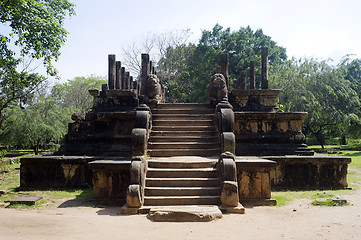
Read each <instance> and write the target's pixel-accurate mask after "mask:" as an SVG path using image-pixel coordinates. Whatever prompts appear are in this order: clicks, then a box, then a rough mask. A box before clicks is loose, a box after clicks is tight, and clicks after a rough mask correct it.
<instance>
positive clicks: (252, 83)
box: [249, 61, 256, 89]
mask: <svg viewBox="0 0 361 240" xmlns="http://www.w3.org/2000/svg"><path fill="white" fill-rule="evenodd" d="M254 66H255V63H254V61H251V62H250V63H249V88H250V89H255V88H256V71H255V69H254Z"/></svg>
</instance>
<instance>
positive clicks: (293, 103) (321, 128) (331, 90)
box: [270, 58, 361, 147]
mask: <svg viewBox="0 0 361 240" xmlns="http://www.w3.org/2000/svg"><path fill="white" fill-rule="evenodd" d="M270 85H271V87H272V88H279V89H282V92H281V94H280V96H279V102H280V104H282V105H283V107H284V110H285V111H287V112H294V111H304V112H308V118H307V119H306V121H305V122H304V133H305V134H308V133H310V134H312V135H313V136H314V137H316V139H317V140H318V142H319V143H320V145H321V146H322V147H323V145H324V143H325V142H324V137H325V134H326V133H327V132H331V131H332V132H334V133H335V134H339V135H341V136H342V135H345V134H346V133H347V132H348V131H349V129H350V128H351V127H352V122H354V123H356V122H359V120H358V116H360V107H361V104H360V100H359V98H358V96H357V93H356V91H354V90H353V89H352V87H351V82H350V81H349V80H347V79H345V76H344V74H343V72H342V71H340V69H338V68H336V67H333V66H331V65H329V64H328V63H327V62H326V61H316V60H314V59H299V60H297V59H294V58H293V59H291V60H289V61H287V62H286V63H285V64H284V65H280V66H278V67H277V68H273V69H272V71H271V72H270Z"/></svg>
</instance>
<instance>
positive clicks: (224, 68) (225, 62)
mask: <svg viewBox="0 0 361 240" xmlns="http://www.w3.org/2000/svg"><path fill="white" fill-rule="evenodd" d="M220 73H222V74H223V76H224V78H225V79H226V86H227V88H228V86H229V85H228V54H227V53H223V54H222V55H221V69H220Z"/></svg>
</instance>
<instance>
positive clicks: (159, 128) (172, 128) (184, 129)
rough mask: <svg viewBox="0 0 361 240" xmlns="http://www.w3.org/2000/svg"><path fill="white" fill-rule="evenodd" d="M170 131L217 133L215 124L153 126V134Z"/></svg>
mask: <svg viewBox="0 0 361 240" xmlns="http://www.w3.org/2000/svg"><path fill="white" fill-rule="evenodd" d="M157 132H164V133H157ZM169 132H175V134H178V133H182V132H183V133H184V134H186V135H188V134H189V135H193V134H197V135H198V134H200V133H204V134H210V132H212V134H216V128H215V127H214V126H153V127H152V132H151V134H152V135H153V134H167V133H169Z"/></svg>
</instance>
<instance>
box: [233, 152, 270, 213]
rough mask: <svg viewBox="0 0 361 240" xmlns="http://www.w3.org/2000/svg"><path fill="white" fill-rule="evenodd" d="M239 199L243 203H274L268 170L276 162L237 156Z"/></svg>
mask: <svg viewBox="0 0 361 240" xmlns="http://www.w3.org/2000/svg"><path fill="white" fill-rule="evenodd" d="M236 165H237V180H238V192H239V201H240V203H241V204H243V205H253V206H257V205H276V201H275V200H274V199H272V198H271V183H270V171H272V170H273V169H274V168H275V167H276V163H275V162H273V161H268V160H266V161H265V160H264V159H260V158H257V157H248V158H247V157H237V158H236Z"/></svg>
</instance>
